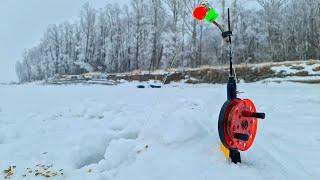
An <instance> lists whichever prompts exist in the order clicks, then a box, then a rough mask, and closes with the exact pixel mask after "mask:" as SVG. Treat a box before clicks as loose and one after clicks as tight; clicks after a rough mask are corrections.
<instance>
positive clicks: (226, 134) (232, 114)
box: [218, 99, 265, 151]
mask: <svg viewBox="0 0 320 180" xmlns="http://www.w3.org/2000/svg"><path fill="white" fill-rule="evenodd" d="M258 118H261V119H264V118H265V114H264V113H257V111H256V107H255V105H254V103H253V102H252V101H251V100H249V99H244V100H241V99H233V100H228V101H226V102H225V104H224V105H223V106H222V108H221V111H220V115H219V120H218V131H219V137H220V140H221V142H222V144H223V145H224V146H225V147H226V148H228V149H229V150H240V151H247V150H248V149H249V148H250V147H251V146H252V144H253V142H254V139H255V137H256V133H257V128H258Z"/></svg>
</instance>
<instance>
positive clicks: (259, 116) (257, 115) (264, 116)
mask: <svg viewBox="0 0 320 180" xmlns="http://www.w3.org/2000/svg"><path fill="white" fill-rule="evenodd" d="M252 117H255V118H258V119H265V118H266V114H265V113H258V112H257V113H252Z"/></svg>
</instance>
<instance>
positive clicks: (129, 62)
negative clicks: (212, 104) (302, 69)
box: [16, 0, 320, 82]
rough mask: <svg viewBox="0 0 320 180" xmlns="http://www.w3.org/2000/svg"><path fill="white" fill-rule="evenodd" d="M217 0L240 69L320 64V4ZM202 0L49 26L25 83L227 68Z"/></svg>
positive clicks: (136, 3)
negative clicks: (202, 17) (198, 9)
mask: <svg viewBox="0 0 320 180" xmlns="http://www.w3.org/2000/svg"><path fill="white" fill-rule="evenodd" d="M255 1H256V3H257V7H255V8H247V7H246V1H239V0H230V1H225V0H217V3H218V2H219V4H215V7H216V8H217V10H218V11H219V12H220V20H219V23H221V24H222V26H225V25H226V21H227V20H226V12H227V11H226V6H227V5H226V4H228V6H230V8H231V14H232V29H233V31H234V33H233V34H234V41H233V42H234V43H233V52H234V56H235V57H234V60H235V61H236V63H256V62H267V61H284V60H298V59H299V60H304V59H320V47H319V46H320V37H319V36H320V1H319V0H255ZM198 4H199V0H131V1H130V3H129V4H126V5H123V6H119V5H117V4H107V5H106V6H105V7H104V8H101V9H94V8H92V7H91V6H90V5H89V3H87V4H85V5H84V6H83V7H82V9H81V11H80V15H79V18H78V20H76V21H75V22H64V23H62V24H53V25H49V26H48V28H47V30H46V32H45V33H44V35H43V37H42V39H41V41H40V43H39V44H38V45H37V46H35V47H33V48H31V49H29V50H27V51H25V52H24V53H23V56H22V60H21V61H19V62H17V64H16V72H17V75H18V77H19V80H20V81H21V82H29V81H35V80H44V79H48V78H51V77H55V76H60V75H70V74H81V73H85V72H93V71H99V72H107V73H121V72H130V71H134V70H149V71H154V70H157V69H166V68H168V67H171V66H172V67H176V68H186V67H191V68H195V67H200V66H202V65H218V64H224V63H227V61H226V58H227V55H228V53H227V52H226V51H225V47H224V44H223V40H222V38H221V33H220V32H219V30H217V29H216V28H215V27H214V26H213V25H210V24H208V23H204V22H198V21H196V20H194V19H193V17H192V10H193V8H194V7H195V6H197V5H198Z"/></svg>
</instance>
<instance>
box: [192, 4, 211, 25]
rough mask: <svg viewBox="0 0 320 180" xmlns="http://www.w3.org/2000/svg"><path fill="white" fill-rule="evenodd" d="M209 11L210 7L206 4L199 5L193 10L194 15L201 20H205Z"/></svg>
mask: <svg viewBox="0 0 320 180" xmlns="http://www.w3.org/2000/svg"><path fill="white" fill-rule="evenodd" d="M207 13H208V9H207V8H206V7H205V6H198V7H196V8H195V9H194V10H193V17H194V18H195V19H197V20H199V21H202V20H204V18H205V17H206V15H207Z"/></svg>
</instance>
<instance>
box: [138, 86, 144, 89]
mask: <svg viewBox="0 0 320 180" xmlns="http://www.w3.org/2000/svg"><path fill="white" fill-rule="evenodd" d="M137 88H139V89H144V88H146V87H145V86H144V85H138V86H137Z"/></svg>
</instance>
